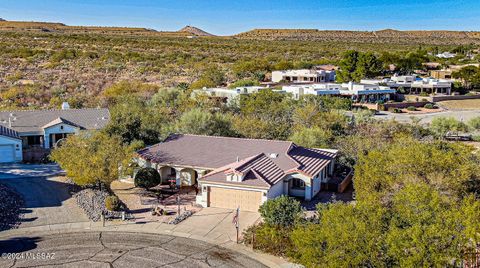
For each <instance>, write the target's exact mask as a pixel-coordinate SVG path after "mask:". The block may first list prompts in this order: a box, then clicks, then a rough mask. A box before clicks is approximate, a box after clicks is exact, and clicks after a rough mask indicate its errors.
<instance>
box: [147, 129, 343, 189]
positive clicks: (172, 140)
mask: <svg viewBox="0 0 480 268" xmlns="http://www.w3.org/2000/svg"><path fill="white" fill-rule="evenodd" d="M138 154H139V156H140V157H142V158H144V159H146V160H149V161H152V162H154V163H158V164H161V165H175V166H189V167H197V168H206V169H212V170H213V171H211V172H210V173H208V174H207V175H206V176H204V177H202V178H201V179H200V181H208V182H216V183H227V184H234V185H236V184H240V185H249V186H254V187H268V188H269V187H270V186H272V185H274V184H276V183H277V182H278V181H280V180H281V179H282V178H283V177H284V176H286V175H287V174H288V173H294V172H300V173H303V174H306V175H307V176H311V177H313V176H315V175H317V174H318V172H319V171H320V170H322V169H323V168H324V167H325V166H326V165H328V163H330V161H331V160H332V159H334V158H335V157H336V155H337V151H335V150H322V149H309V148H304V147H301V146H297V145H296V144H294V143H292V142H288V141H275V140H258V139H241V138H229V137H214V136H200V135H182V134H174V135H170V136H169V137H168V138H167V139H166V140H165V141H164V142H162V143H159V144H156V145H153V146H150V147H147V148H145V149H143V150H140V151H138ZM230 173H236V174H239V175H241V176H243V181H242V182H235V181H227V179H226V178H227V174H230Z"/></svg>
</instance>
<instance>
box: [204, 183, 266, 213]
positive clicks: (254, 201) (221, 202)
mask: <svg viewBox="0 0 480 268" xmlns="http://www.w3.org/2000/svg"><path fill="white" fill-rule="evenodd" d="M208 200H209V205H208V206H210V207H218V208H228V209H236V208H237V207H240V210H244V211H254V212H257V211H258V208H259V207H260V204H261V202H262V192H259V191H249V190H240V189H228V188H221V187H212V186H211V187H209V193H208Z"/></svg>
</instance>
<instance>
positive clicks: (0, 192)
mask: <svg viewBox="0 0 480 268" xmlns="http://www.w3.org/2000/svg"><path fill="white" fill-rule="evenodd" d="M0 200H1V201H0V231H3V230H7V229H11V228H15V227H17V225H18V224H19V222H20V208H21V207H22V206H23V204H24V200H23V198H22V196H21V195H20V194H19V193H17V192H16V191H15V190H14V189H12V188H10V187H8V186H7V185H5V184H0Z"/></svg>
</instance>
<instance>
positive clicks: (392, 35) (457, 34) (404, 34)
mask: <svg viewBox="0 0 480 268" xmlns="http://www.w3.org/2000/svg"><path fill="white" fill-rule="evenodd" d="M234 37H235V38H240V39H259V40H291V41H293V40H297V41H348V42H356V43H411V42H414V43H425V44H469V43H477V44H478V43H480V32H467V31H398V30H392V29H385V30H380V31H340V30H333V31H332V30H331V31H329V30H317V29H254V30H251V31H248V32H244V33H240V34H237V35H234Z"/></svg>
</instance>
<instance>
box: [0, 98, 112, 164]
mask: <svg viewBox="0 0 480 268" xmlns="http://www.w3.org/2000/svg"><path fill="white" fill-rule="evenodd" d="M109 119H110V113H109V111H108V109H69V107H68V105H67V104H64V105H63V109H61V110H28V111H5V112H0V126H3V127H5V128H9V129H11V130H14V131H15V132H16V133H17V134H18V137H19V138H20V139H21V141H22V146H21V149H22V152H23V160H25V161H38V160H40V158H43V157H44V156H45V155H46V154H48V152H49V150H50V149H51V148H53V147H55V145H56V144H57V143H58V142H59V141H60V140H62V139H64V138H66V137H67V136H68V135H72V134H76V133H78V132H79V131H82V130H96V129H101V128H103V127H105V125H106V124H107V123H108V120H109Z"/></svg>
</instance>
